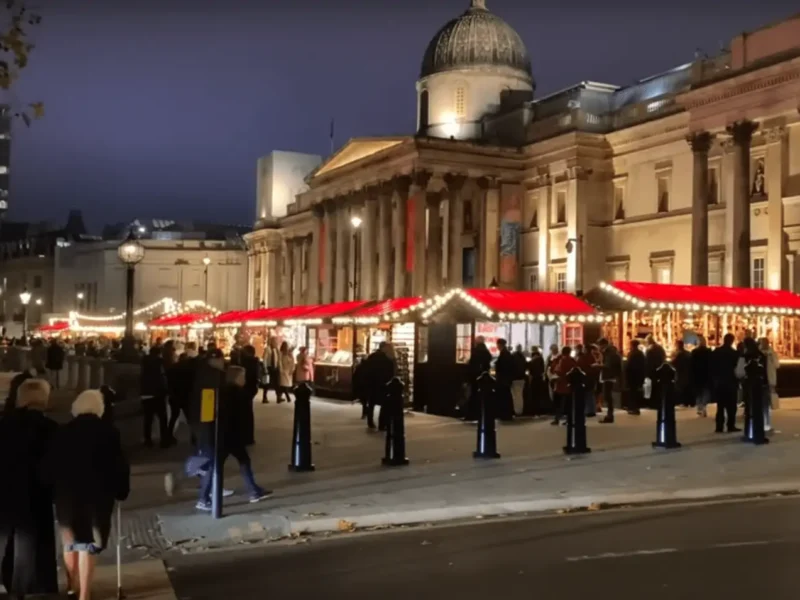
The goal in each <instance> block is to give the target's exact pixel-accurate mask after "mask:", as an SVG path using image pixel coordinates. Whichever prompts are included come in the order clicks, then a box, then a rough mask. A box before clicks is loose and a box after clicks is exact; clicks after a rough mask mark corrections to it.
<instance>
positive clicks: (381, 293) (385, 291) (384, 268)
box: [376, 185, 393, 300]
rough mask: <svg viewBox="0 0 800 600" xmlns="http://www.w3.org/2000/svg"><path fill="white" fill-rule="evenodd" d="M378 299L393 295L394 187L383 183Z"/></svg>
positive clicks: (379, 203) (379, 200) (380, 205)
mask: <svg viewBox="0 0 800 600" xmlns="http://www.w3.org/2000/svg"><path fill="white" fill-rule="evenodd" d="M376 229H377V234H378V299H379V300H385V299H386V298H389V297H390V296H391V295H392V292H393V287H392V284H391V281H390V278H391V277H392V275H393V273H392V272H391V264H392V241H393V235H392V188H391V186H389V185H383V186H381V187H380V188H379V191H378V226H377V228H376Z"/></svg>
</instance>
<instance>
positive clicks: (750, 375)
mask: <svg viewBox="0 0 800 600" xmlns="http://www.w3.org/2000/svg"><path fill="white" fill-rule="evenodd" d="M744 371H745V373H746V375H745V379H744V382H743V384H744V385H743V392H744V406H745V423H744V437H743V438H742V440H743V441H745V442H749V443H751V444H755V445H756V446H761V445H763V444H769V438H768V437H767V435H766V433H765V431H764V393H765V390H766V389H767V375H766V367H765V365H764V359H763V358H760V357H759V358H753V359H751V360H750V361H748V363H747V364H746V365H745V367H744Z"/></svg>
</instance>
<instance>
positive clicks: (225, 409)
mask: <svg viewBox="0 0 800 600" xmlns="http://www.w3.org/2000/svg"><path fill="white" fill-rule="evenodd" d="M246 383H247V378H246V373H245V370H244V368H243V367H241V366H238V365H231V366H230V367H228V368H227V370H226V371H225V383H224V385H223V387H222V389H221V392H220V401H219V415H218V419H219V438H218V440H217V443H218V444H219V455H218V457H219V460H220V465H221V466H220V472H221V473H222V474H223V477H224V473H225V470H224V468H223V466H222V465H224V464H225V460H226V459H227V458H228V457H229V456H233V457H234V458H235V459H236V460H237V462H238V463H239V473H240V474H241V476H242V479H243V480H244V484H245V487H246V488H247V493H248V500H249V502H251V503H255V502H260V501H261V500H263V499H265V498H268V497H269V496H270V495H272V492H271V491H270V490H265V489H264V488H262V487H260V486H259V485H258V484H257V483H256V481H255V478H254V476H253V468H252V464H251V461H250V455H249V454H248V453H247V447H246V444H245V442H246V441H247V436H248V427H249V423H248V420H247V407H246V405H247V404H248V403H249V404H251V405H252V398H248V394H249V390H247V389H246ZM212 425H213V424H212ZM210 441H211V444H210V445H209V446H208V449H209V450H210V452H209V453H208V457H209V460H208V464H207V465H206V467H205V469H204V471H205V473H204V475H203V477H202V479H201V480H200V490H199V495H200V497H199V499H198V501H197V508H198V510H202V511H210V510H211V486H212V483H213V472H212V471H213V470H212V468H211V467H212V464H211V463H212V461H213V458H212V457H213V452H214V451H215V450H216V446H215V445H214V441H213V435H212V436H211V438H210Z"/></svg>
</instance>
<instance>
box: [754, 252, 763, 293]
mask: <svg viewBox="0 0 800 600" xmlns="http://www.w3.org/2000/svg"><path fill="white" fill-rule="evenodd" d="M765 263H766V259H765V258H754V259H753V285H752V287H753V288H755V289H763V288H764V287H766V285H765V283H766V280H765V277H764V268H765Z"/></svg>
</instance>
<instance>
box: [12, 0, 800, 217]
mask: <svg viewBox="0 0 800 600" xmlns="http://www.w3.org/2000/svg"><path fill="white" fill-rule="evenodd" d="M468 4H469V2H468V0H435V1H434V0H290V1H287V2H278V1H276V0H127V1H126V0H40V2H39V3H38V6H40V12H41V13H42V15H43V17H44V21H43V23H42V25H41V27H40V28H39V30H38V31H37V32H36V42H37V48H36V49H35V51H34V54H33V56H32V58H31V62H30V66H29V68H28V70H27V71H26V72H25V74H24V76H23V79H22V80H21V81H20V83H19V85H18V86H17V88H16V89H15V95H16V96H17V97H18V98H19V99H20V100H21V101H23V102H28V101H35V100H42V101H44V103H45V106H46V115H45V118H44V119H43V120H41V121H37V122H35V123H34V124H33V126H32V127H31V128H30V129H25V127H24V126H23V125H22V124H21V123H18V124H17V125H16V126H15V127H16V130H15V137H14V141H13V147H12V166H11V182H12V189H11V196H10V205H11V208H10V215H9V217H10V218H12V219H15V220H16V219H31V220H52V221H54V222H57V223H61V222H63V221H64V220H65V218H66V214H67V211H68V210H69V209H70V208H78V209H81V210H83V212H84V216H85V218H86V220H87V223H88V224H89V226H90V227H92V228H95V229H97V228H99V227H100V226H101V225H102V224H104V223H106V222H114V221H120V220H126V219H131V218H134V217H156V218H178V219H189V218H194V219H211V220H214V221H219V222H226V223H241V224H251V223H252V222H253V218H254V212H255V200H254V198H255V172H256V159H257V158H258V157H259V156H261V155H264V154H267V153H269V152H270V151H271V150H273V149H283V150H296V151H302V152H313V153H320V154H325V153H327V152H328V148H329V141H328V132H329V124H330V120H331V118H332V117H335V120H336V144H337V146H339V145H341V144H343V143H344V142H345V141H346V140H347V139H348V138H350V137H355V136H362V135H391V134H402V133H412V132H413V130H414V126H415V114H416V100H415V91H414V83H415V81H416V78H417V75H418V72H419V65H420V61H421V58H422V54H423V52H424V50H425V46H426V45H427V43H428V41H429V40H430V38H431V37H432V36H433V35H434V33H435V32H436V31H437V30H438V28H439V27H440V26H441V25H443V24H444V23H445V22H446V21H447V20H449V19H450V18H452V17H454V16H456V15H458V14H459V13H460V12H462V11H463V10H464V9H465V8H466V6H467V5H468ZM487 4H488V7H489V8H490V9H491V10H493V11H494V12H496V13H497V14H499V15H500V16H502V17H503V18H504V19H505V20H506V21H508V22H509V23H510V24H511V25H512V26H513V27H514V28H515V29H516V30H517V31H518V32H519V33H520V35H521V36H522V39H523V40H524V41H525V44H526V46H527V48H528V51H529V52H530V54H531V57H532V61H533V73H534V77H535V78H536V81H537V91H536V95H537V96H542V95H544V94H547V93H549V92H553V91H556V90H559V89H561V88H564V87H566V86H569V85H571V84H574V83H577V82H579V81H581V80H587V79H590V80H594V81H602V82H607V83H613V84H617V85H625V84H629V83H632V82H633V81H634V80H636V79H639V78H642V77H646V76H648V75H652V74H655V73H658V72H660V71H664V70H667V69H669V68H671V67H673V66H677V65H679V64H682V63H685V62H688V61H690V60H691V59H692V57H693V55H694V51H695V49H697V48H701V49H703V50H705V51H706V52H708V53H715V52H716V50H717V49H718V47H719V44H720V42H723V41H724V42H727V41H728V40H729V39H730V38H731V37H732V36H733V35H735V34H737V33H738V32H741V31H743V30H752V29H755V28H757V27H759V26H762V25H765V24H769V23H771V22H774V21H777V20H781V19H783V18H785V17H788V16H790V15H791V14H793V13H794V12H797V11H798V4H797V2H796V1H792V0H763V1H762V2H753V1H752V0H726V1H725V2H720V0H672V1H670V2H641V1H636V2H633V1H632V0H625V1H624V2H621V1H619V0H607V1H605V2H603V1H597V0H595V1H588V0H572V1H571V2H563V1H560V2H559V1H557V2H552V1H533V0H525V1H523V0H488V2H487Z"/></svg>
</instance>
